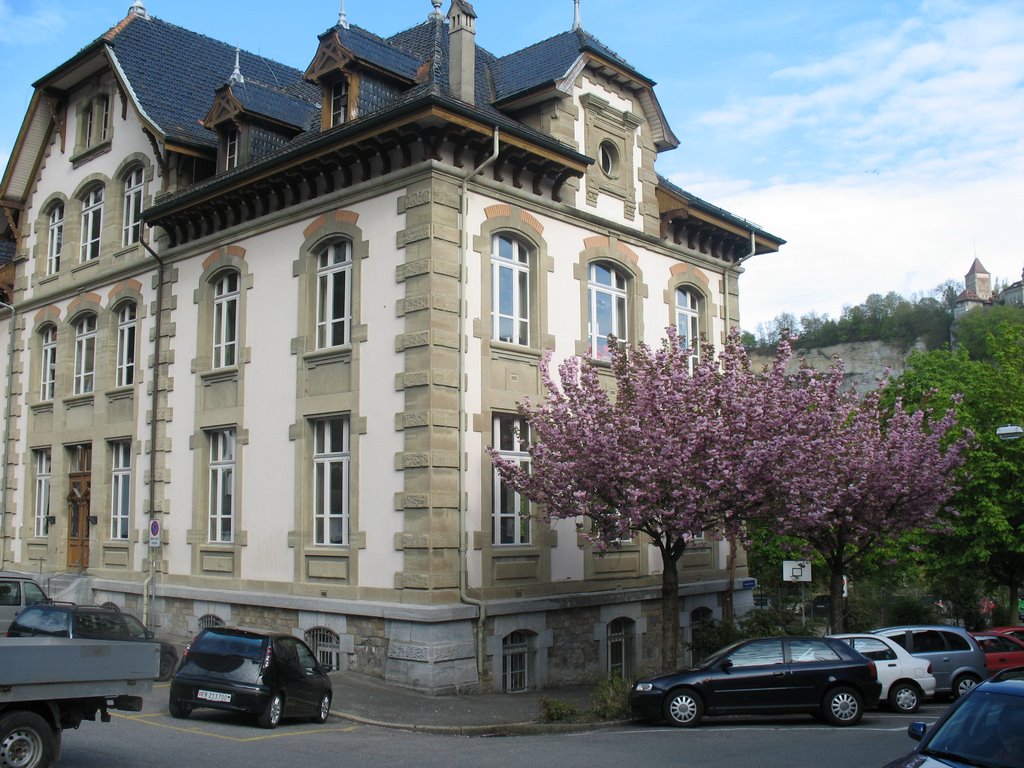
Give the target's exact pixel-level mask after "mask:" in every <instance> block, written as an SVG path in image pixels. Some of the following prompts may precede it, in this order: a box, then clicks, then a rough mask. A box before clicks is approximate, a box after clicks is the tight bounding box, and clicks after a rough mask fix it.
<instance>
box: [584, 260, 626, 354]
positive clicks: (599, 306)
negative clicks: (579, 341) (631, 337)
mask: <svg viewBox="0 0 1024 768" xmlns="http://www.w3.org/2000/svg"><path fill="white" fill-rule="evenodd" d="M589 293H590V301H589V305H590V306H589V317H588V319H589V331H588V332H589V335H590V356H591V357H593V358H594V359H595V360H610V359H611V348H610V347H609V345H608V337H609V336H615V338H616V339H617V340H618V341H619V343H624V342H626V341H627V337H626V278H625V277H623V276H622V275H621V274H620V273H619V272H617V271H616V270H614V269H612V268H611V267H608V266H605V265H604V264H591V265H590V282H589Z"/></svg>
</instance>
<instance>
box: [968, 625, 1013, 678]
mask: <svg viewBox="0 0 1024 768" xmlns="http://www.w3.org/2000/svg"><path fill="white" fill-rule="evenodd" d="M971 634H972V635H974V639H975V640H977V641H978V645H980V646H981V650H983V651H984V652H985V667H986V668H987V669H989V670H990V671H991V672H998V671H999V670H1001V669H1006V668H1007V667H1019V666H1022V665H1024V642H1021V641H1020V640H1018V639H1017V638H1016V637H1013V636H1012V635H1000V634H996V633H995V632H972V633H971Z"/></svg>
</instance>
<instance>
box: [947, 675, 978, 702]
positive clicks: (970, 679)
mask: <svg viewBox="0 0 1024 768" xmlns="http://www.w3.org/2000/svg"><path fill="white" fill-rule="evenodd" d="M980 682H981V679H980V678H978V677H975V676H974V675H970V674H964V675H960V676H959V677H957V679H956V680H954V681H953V698H954V699H959V698H960V697H961V696H963V695H964V694H965V693H967V692H968V691H970V690H971V689H972V688H973V687H974V686H976V685H977V684H978V683H980Z"/></svg>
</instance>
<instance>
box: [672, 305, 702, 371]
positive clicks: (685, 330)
mask: <svg viewBox="0 0 1024 768" xmlns="http://www.w3.org/2000/svg"><path fill="white" fill-rule="evenodd" d="M676 331H677V332H678V334H679V343H680V344H682V345H683V346H684V347H689V348H690V349H691V350H693V351H692V354H691V355H690V372H691V373H693V365H694V363H695V362H696V361H697V359H698V357H699V355H700V296H699V295H698V294H697V293H696V292H695V291H693V290H691V289H689V288H676Z"/></svg>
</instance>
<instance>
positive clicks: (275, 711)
mask: <svg viewBox="0 0 1024 768" xmlns="http://www.w3.org/2000/svg"><path fill="white" fill-rule="evenodd" d="M283 713H284V697H283V696H282V695H281V694H280V693H275V694H274V695H273V696H271V697H270V701H268V702H267V707H266V709H264V710H263V711H262V712H260V715H259V717H258V718H257V722H258V723H259V726H260V728H277V725H278V723H280V722H281V715H282V714H283Z"/></svg>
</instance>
